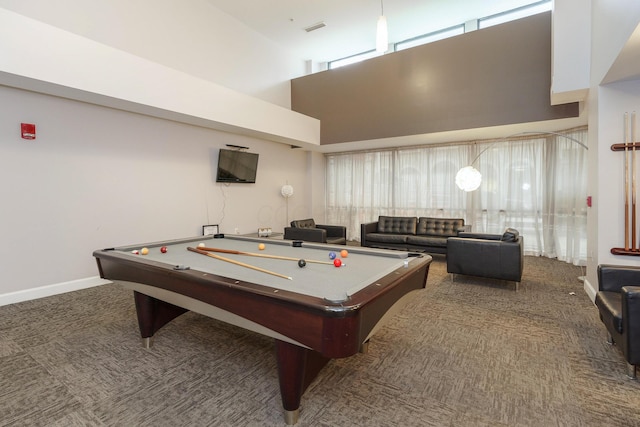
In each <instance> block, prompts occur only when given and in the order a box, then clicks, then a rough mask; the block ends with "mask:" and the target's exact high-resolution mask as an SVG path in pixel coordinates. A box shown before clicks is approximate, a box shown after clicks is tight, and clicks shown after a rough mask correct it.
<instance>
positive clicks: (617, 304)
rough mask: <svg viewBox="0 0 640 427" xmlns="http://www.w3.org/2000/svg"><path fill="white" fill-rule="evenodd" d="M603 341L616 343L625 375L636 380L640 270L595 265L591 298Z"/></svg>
mask: <svg viewBox="0 0 640 427" xmlns="http://www.w3.org/2000/svg"><path fill="white" fill-rule="evenodd" d="M595 304H596V307H598V312H599V313H600V320H602V323H604V326H605V328H606V329H607V332H608V339H607V342H609V344H616V345H617V346H618V348H619V349H620V351H621V352H622V355H623V356H624V358H625V360H626V362H627V376H628V377H629V378H633V379H635V378H636V368H637V366H638V365H640V267H636V266H633V267H625V266H620V265H599V266H598V293H597V294H596V299H595Z"/></svg>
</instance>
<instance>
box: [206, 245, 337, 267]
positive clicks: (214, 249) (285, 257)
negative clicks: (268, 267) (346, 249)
mask: <svg viewBox="0 0 640 427" xmlns="http://www.w3.org/2000/svg"><path fill="white" fill-rule="evenodd" d="M200 250H203V251H209V252H221V253H225V254H233V255H249V256H257V257H262V258H273V259H282V260H285V261H299V260H300V258H293V257H289V256H281V255H269V254H258V253H255V252H243V251H236V250H233V249H219V248H207V247H205V248H200ZM305 261H306V262H311V263H316V264H327V265H333V262H329V261H318V260H315V259H305Z"/></svg>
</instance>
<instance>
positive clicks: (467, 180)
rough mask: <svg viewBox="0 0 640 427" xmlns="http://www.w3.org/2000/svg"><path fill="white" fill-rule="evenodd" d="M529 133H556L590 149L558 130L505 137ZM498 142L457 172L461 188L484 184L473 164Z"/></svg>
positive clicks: (472, 189)
mask: <svg viewBox="0 0 640 427" xmlns="http://www.w3.org/2000/svg"><path fill="white" fill-rule="evenodd" d="M527 134H547V135H556V136H561V137H563V138H567V139H568V140H570V141H573V142H575V143H576V144H578V145H580V146H581V147H583V148H584V149H585V150H588V149H589V147H587V146H586V145H584V144H583V143H582V142H580V141H578V140H577V139H575V138H571V137H570V136H567V135H563V134H561V133H557V132H520V133H516V134H513V135H509V136H507V137H505V138H504V139H505V140H506V139H508V138H510V137H514V136H521V135H527ZM495 144H497V142H496V143H494V144H491V145H490V146H488V147H487V148H485V149H484V150H482V151H481V152H480V154H478V155H477V156H476V158H475V159H473V161H472V162H471V164H470V165H469V166H465V167H463V168H462V169H460V170H459V171H458V173H457V174H456V185H457V186H458V188H459V189H461V190H464V191H475V190H477V189H478V188H479V187H480V184H482V174H481V173H480V171H479V170H478V169H476V168H474V167H473V164H474V163H475V162H476V161H477V160H478V159H479V158H480V156H482V154H483V153H484V152H485V151H487V150H488V149H489V148H491V147H493V146H494V145H495Z"/></svg>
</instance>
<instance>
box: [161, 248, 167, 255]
mask: <svg viewBox="0 0 640 427" xmlns="http://www.w3.org/2000/svg"><path fill="white" fill-rule="evenodd" d="M160 252H162V253H163V254H166V253H167V247H166V246H163V247H161V248H160Z"/></svg>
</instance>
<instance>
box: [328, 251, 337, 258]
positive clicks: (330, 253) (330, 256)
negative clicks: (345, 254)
mask: <svg viewBox="0 0 640 427" xmlns="http://www.w3.org/2000/svg"><path fill="white" fill-rule="evenodd" d="M329 259H336V253H335V252H333V251H331V252H329Z"/></svg>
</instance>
